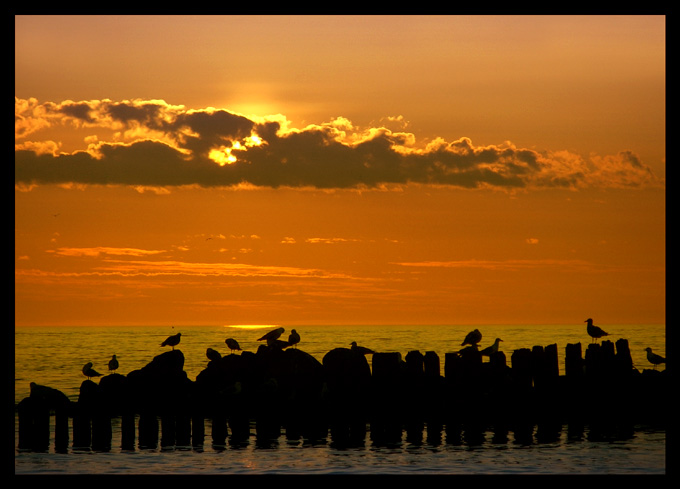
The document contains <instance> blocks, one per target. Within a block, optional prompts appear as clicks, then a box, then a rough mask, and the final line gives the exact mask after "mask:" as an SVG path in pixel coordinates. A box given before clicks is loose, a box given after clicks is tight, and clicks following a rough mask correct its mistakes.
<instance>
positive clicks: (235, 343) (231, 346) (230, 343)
mask: <svg viewBox="0 0 680 489" xmlns="http://www.w3.org/2000/svg"><path fill="white" fill-rule="evenodd" d="M224 342H225V343H226V344H227V346H228V347H229V349H230V350H231V351H232V352H233V351H234V350H238V351H241V347H240V346H239V344H238V341H236V340H235V339H234V338H227V339H226V340H224Z"/></svg>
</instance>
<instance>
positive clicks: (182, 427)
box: [175, 412, 191, 447]
mask: <svg viewBox="0 0 680 489" xmlns="http://www.w3.org/2000/svg"><path fill="white" fill-rule="evenodd" d="M175 443H176V444H177V446H180V447H188V446H191V416H189V415H188V414H186V413H185V412H181V413H179V414H177V417H176V418H175Z"/></svg>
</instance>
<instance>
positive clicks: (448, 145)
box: [14, 98, 660, 189]
mask: <svg viewBox="0 0 680 489" xmlns="http://www.w3.org/2000/svg"><path fill="white" fill-rule="evenodd" d="M289 126H290V124H289V122H288V121H287V120H286V119H285V117H284V116H281V115H277V116H267V117H246V116H244V115H240V114H237V113H234V112H230V111H228V110H224V109H215V108H206V109H202V110H193V109H187V108H185V107H183V106H177V105H170V104H167V103H166V102H164V101H162V100H132V101H120V102H115V101H111V100H94V101H79V102H74V101H64V102H61V103H53V102H44V103H39V102H38V101H37V100H35V99H19V98H15V160H14V161H15V163H14V181H15V185H16V186H31V185H39V184H85V185H87V184H100V185H130V186H148V187H172V186H184V185H198V186H201V187H229V186H256V187H272V188H277V187H293V188H301V187H311V188H319V189H353V188H358V189H371V188H380V187H383V186H389V185H405V184H411V183H415V184H424V185H444V186H453V187H460V188H468V189H476V188H497V189H532V188H567V189H581V188H631V187H645V186H653V185H660V182H659V181H658V179H657V178H656V177H655V175H654V174H653V173H652V171H651V170H650V168H649V167H648V166H646V165H645V164H644V163H643V162H641V161H640V159H639V158H638V157H637V156H636V155H635V154H634V153H632V152H631V151H627V150H624V151H621V152H620V153H618V154H616V155H607V156H593V155H591V156H587V157H586V156H582V155H578V154H574V153H571V152H568V151H553V152H549V151H544V152H539V151H535V150H532V149H525V148H517V147H516V146H515V145H513V144H512V143H510V142H504V143H502V144H499V145H489V146H475V145H474V144H473V143H472V141H471V140H470V139H469V138H466V137H461V138H460V139H458V140H456V141H453V142H447V141H445V140H443V139H436V140H434V141H431V142H428V143H427V144H425V145H420V146H419V145H417V144H416V140H415V137H414V136H413V134H410V133H408V132H403V131H394V130H391V129H388V128H387V127H372V128H363V129H360V128H357V127H355V126H353V125H352V123H351V122H350V121H348V120H346V119H344V118H337V119H333V120H332V121H330V122H328V123H325V124H319V125H310V126H307V127H305V128H303V129H293V128H290V127H289ZM64 134H70V135H71V136H70V138H71V139H73V135H74V134H77V135H79V137H80V139H79V140H78V141H82V148H76V149H71V150H69V151H65V150H63V149H62V148H63V146H64V143H63V138H64V137H65V136H64Z"/></svg>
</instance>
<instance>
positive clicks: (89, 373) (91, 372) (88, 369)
mask: <svg viewBox="0 0 680 489" xmlns="http://www.w3.org/2000/svg"><path fill="white" fill-rule="evenodd" d="M92 366H93V364H92V362H87V363H86V364H85V365H83V374H84V375H85V377H87V378H88V379H91V378H92V377H101V376H102V374H100V373H99V372H97V371H96V370H95V369H93V368H92Z"/></svg>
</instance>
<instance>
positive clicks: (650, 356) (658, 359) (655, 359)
mask: <svg viewBox="0 0 680 489" xmlns="http://www.w3.org/2000/svg"><path fill="white" fill-rule="evenodd" d="M645 351H646V352H647V360H649V363H651V364H652V365H654V368H655V369H656V366H657V365H659V364H661V363H666V359H665V358H664V357H662V356H661V355H657V354H656V353H652V349H651V348H649V347H647V348H645Z"/></svg>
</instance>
